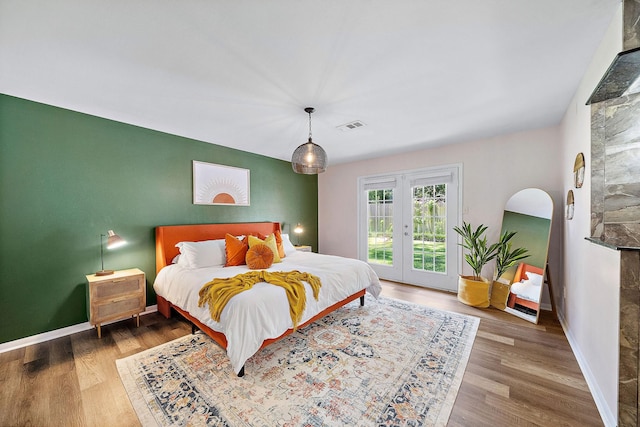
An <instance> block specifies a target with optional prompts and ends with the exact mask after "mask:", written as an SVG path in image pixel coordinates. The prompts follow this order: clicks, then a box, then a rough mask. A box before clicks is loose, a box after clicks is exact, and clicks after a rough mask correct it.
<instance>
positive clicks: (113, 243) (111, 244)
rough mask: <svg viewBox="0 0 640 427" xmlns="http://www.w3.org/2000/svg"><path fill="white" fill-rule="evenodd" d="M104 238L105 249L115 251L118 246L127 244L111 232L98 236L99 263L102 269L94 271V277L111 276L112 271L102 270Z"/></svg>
mask: <svg viewBox="0 0 640 427" xmlns="http://www.w3.org/2000/svg"><path fill="white" fill-rule="evenodd" d="M104 237H106V238H107V249H116V248H119V247H120V246H124V245H125V244H126V243H127V241H126V240H124V239H123V238H122V237H120V236H118V235H117V234H116V233H114V232H113V230H109V231H107V234H100V263H101V266H102V269H101V270H100V271H96V276H108V275H110V274H113V270H105V269H104V250H103V247H104V244H103V238H104Z"/></svg>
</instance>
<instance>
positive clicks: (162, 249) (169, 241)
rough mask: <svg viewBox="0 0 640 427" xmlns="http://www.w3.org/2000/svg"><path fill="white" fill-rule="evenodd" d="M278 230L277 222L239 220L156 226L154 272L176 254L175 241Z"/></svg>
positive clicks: (267, 232)
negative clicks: (236, 221) (222, 222)
mask: <svg viewBox="0 0 640 427" xmlns="http://www.w3.org/2000/svg"><path fill="white" fill-rule="evenodd" d="M276 230H280V223H279V222H239V223H231V224H188V225H163V226H160V227H156V274H157V273H158V272H159V271H160V270H161V269H162V267H165V266H167V265H169V264H171V260H173V258H174V257H175V256H176V255H178V253H179V250H178V248H176V243H179V242H199V241H201V240H215V239H224V236H225V234H227V233H229V234H233V235H234V236H238V235H241V234H244V235H249V234H255V235H257V234H263V235H265V236H268V235H269V234H271V233H274V232H275V231H276Z"/></svg>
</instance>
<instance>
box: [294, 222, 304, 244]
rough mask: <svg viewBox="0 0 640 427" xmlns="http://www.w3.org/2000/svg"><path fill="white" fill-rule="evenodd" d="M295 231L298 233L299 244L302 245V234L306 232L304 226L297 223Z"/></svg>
mask: <svg viewBox="0 0 640 427" xmlns="http://www.w3.org/2000/svg"><path fill="white" fill-rule="evenodd" d="M293 232H294V233H295V234H296V236H297V239H296V240H297V242H298V244H297V245H298V246H300V235H301V234H302V233H303V232H304V228H302V226H301V225H300V223H298V225H296V228H294V229H293Z"/></svg>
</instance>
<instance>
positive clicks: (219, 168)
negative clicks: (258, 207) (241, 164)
mask: <svg viewBox="0 0 640 427" xmlns="http://www.w3.org/2000/svg"><path fill="white" fill-rule="evenodd" d="M193 204H194V205H233V206H249V169H241V168H235V167H232V166H224V165H216V164H213V163H205V162H198V161H196V160H194V161H193Z"/></svg>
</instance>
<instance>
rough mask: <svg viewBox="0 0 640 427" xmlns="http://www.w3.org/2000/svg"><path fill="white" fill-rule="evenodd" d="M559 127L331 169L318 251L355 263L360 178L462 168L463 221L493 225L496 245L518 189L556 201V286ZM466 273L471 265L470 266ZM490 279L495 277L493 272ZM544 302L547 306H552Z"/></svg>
mask: <svg viewBox="0 0 640 427" xmlns="http://www.w3.org/2000/svg"><path fill="white" fill-rule="evenodd" d="M559 146H560V130H559V128H558V127H554V128H548V129H541V130H536V131H530V132H522V133H517V134H511V135H504V136H500V137H496V138H490V139H483V140H478V141H472V142H467V143H461V144H455V145H448V146H442V147H437V148H432V149H427V150H423V151H417V152H412V153H407V154H402V155H397V156H389V157H384V158H380V159H373V160H365V161H361V162H354V163H348V164H341V165H331V166H330V167H329V168H328V169H327V171H326V172H325V173H323V174H321V175H320V176H319V179H318V205H319V212H318V229H319V236H318V238H319V252H322V253H327V254H333V255H341V256H347V257H353V258H356V257H357V255H358V253H357V220H358V218H357V182H356V181H357V178H358V177H359V176H365V175H371V174H377V173H383V172H394V171H402V170H411V169H419V168H425V167H431V166H441V165H448V164H455V163H462V164H463V176H462V183H463V188H462V196H463V202H462V209H463V219H464V220H465V221H467V222H469V223H471V224H472V225H478V224H480V223H483V224H485V225H487V226H489V232H488V237H489V240H490V241H496V240H497V238H498V235H499V233H500V229H501V227H502V214H503V210H504V205H505V203H506V202H507V200H508V199H509V198H510V197H511V196H512V195H513V194H515V193H516V192H518V191H519V190H522V189H524V188H529V187H537V188H541V189H543V190H545V191H546V192H548V193H549V195H550V196H551V197H552V198H553V200H554V205H555V211H554V218H553V224H552V242H551V248H550V260H549V269H550V271H551V274H552V279H553V280H552V282H556V281H559V280H560V277H562V274H561V271H562V220H561V218H562V210H563V198H564V194H563V193H564V191H563V189H562V175H563V173H562V170H561V168H562V164H561V156H560V152H561V151H560V148H559ZM464 268H465V274H470V270H469V271H467V269H468V266H467V265H466V264H465V265H464ZM485 274H491V272H490V271H487V272H485ZM548 301H549V300H548V296H546V295H545V296H544V297H543V304H544V303H545V302H547V303H548Z"/></svg>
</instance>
